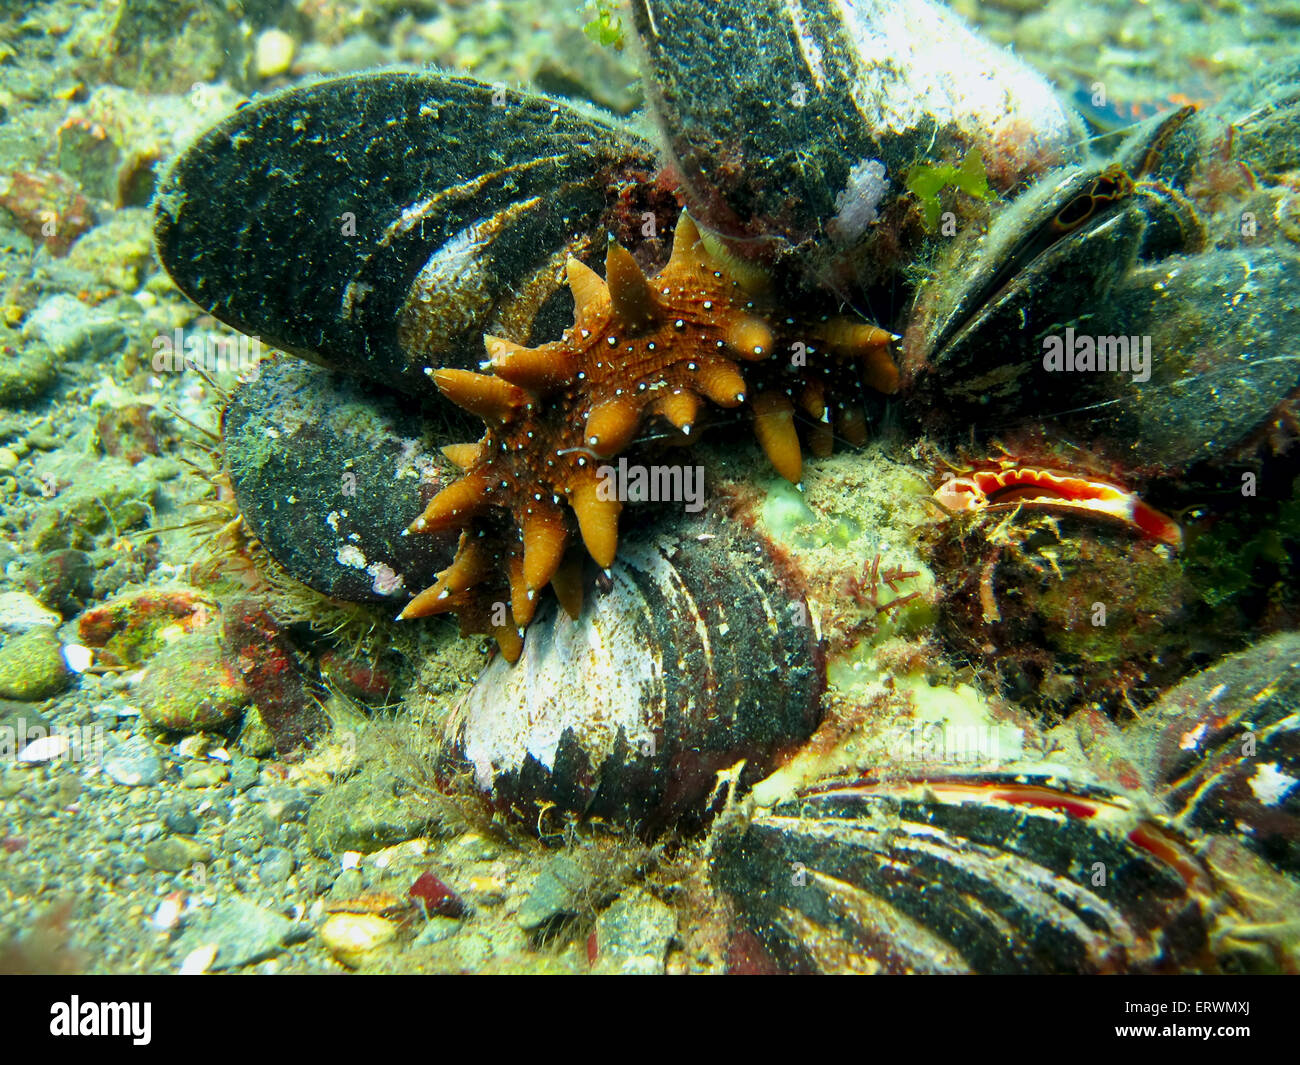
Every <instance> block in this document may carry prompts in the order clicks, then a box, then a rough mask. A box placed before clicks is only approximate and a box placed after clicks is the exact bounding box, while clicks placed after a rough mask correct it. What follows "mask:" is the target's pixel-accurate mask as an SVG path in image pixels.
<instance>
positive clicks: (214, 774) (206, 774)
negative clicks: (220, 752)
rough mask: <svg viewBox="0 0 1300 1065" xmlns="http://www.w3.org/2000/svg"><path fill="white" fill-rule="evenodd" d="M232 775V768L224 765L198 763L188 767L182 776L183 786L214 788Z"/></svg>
mask: <svg viewBox="0 0 1300 1065" xmlns="http://www.w3.org/2000/svg"><path fill="white" fill-rule="evenodd" d="M229 777H230V770H229V769H227V768H226V767H225V766H224V765H196V766H194V767H193V768H192V769H187V770H186V771H185V775H184V776H183V777H181V787H183V788H214V787H216V786H217V785H218V784H224V783H225V782H226V781H227V779H229Z"/></svg>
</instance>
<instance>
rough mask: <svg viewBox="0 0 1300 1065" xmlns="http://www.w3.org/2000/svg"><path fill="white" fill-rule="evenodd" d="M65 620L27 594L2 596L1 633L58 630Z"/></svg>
mask: <svg viewBox="0 0 1300 1065" xmlns="http://www.w3.org/2000/svg"><path fill="white" fill-rule="evenodd" d="M62 622H63V619H62V618H61V617H59V615H58V614H56V613H55V612H54V611H53V610H50V609H48V608H47V607H45V606H44V605H43V604H42V603H41V602H40V601H39V600H38V599H36V597H35V596H32V595H28V594H27V593H26V592H4V593H3V594H0V632H6V633H20V632H28V631H30V630H31V629H36V628H50V629H54V628H58V626H59V625H60V624H62Z"/></svg>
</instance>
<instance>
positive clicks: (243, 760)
mask: <svg viewBox="0 0 1300 1065" xmlns="http://www.w3.org/2000/svg"><path fill="white" fill-rule="evenodd" d="M261 776H262V767H261V766H260V765H259V764H258V761H257V759H256V758H250V757H248V755H246V754H237V755H235V756H234V757H232V758H231V759H230V783H232V784H233V785H235V787H236V788H237V789H238V790H240V791H244V790H245V789H246V788H251V787H253V786H254V785H255V784H256V783H257V782H258V780H260V779H261ZM304 812H305V808H304Z"/></svg>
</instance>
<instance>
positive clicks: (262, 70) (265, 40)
mask: <svg viewBox="0 0 1300 1065" xmlns="http://www.w3.org/2000/svg"><path fill="white" fill-rule="evenodd" d="M296 50H297V42H296V41H295V40H294V39H293V38H292V37H290V36H289V34H287V33H285V32H284V30H278V29H269V30H263V31H262V32H261V33H259V34H258V35H257V41H256V42H255V43H254V45H253V73H255V74H256V75H257V76H258V77H259V78H274V77H276V76H277V75H279V74H283V73H285V71H287V70H288V69H289V66H290V64H292V63H293V54H294V52H295V51H296Z"/></svg>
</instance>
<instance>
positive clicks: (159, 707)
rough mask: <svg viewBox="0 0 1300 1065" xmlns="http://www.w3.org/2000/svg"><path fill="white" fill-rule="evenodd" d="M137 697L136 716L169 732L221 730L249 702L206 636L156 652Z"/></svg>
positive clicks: (216, 645)
mask: <svg viewBox="0 0 1300 1065" xmlns="http://www.w3.org/2000/svg"><path fill="white" fill-rule="evenodd" d="M136 697H137V698H138V700H139V702H140V714H141V716H142V717H143V718H144V719H145V720H146V721H148V722H149V723H150V724H151V725H155V726H157V727H158V728H161V729H167V730H168V731H171V732H194V731H198V730H200V729H209V728H220V727H222V726H223V725H227V724H229V723H230V722H232V721H234V720H235V719H236V718H237V717H238V716H239V715H240V713H241V712H242V711H243V709H244V707H245V705H247V703H248V694H247V692H246V690H245V688H244V684H243V680H242V679H241V677H240V676H239V674H238V673H237V672H236V671H235V669H234V668H233V667H232V666H231V665H230V664H229V663H228V662H227V661H226V657H225V654H224V652H223V650H222V647H221V643H220V641H219V640H217V638H216V637H215V636H214V635H211V634H210V633H207V632H196V633H191V634H188V635H186V636H183V637H181V638H180V639H179V640H177V641H176V642H175V643H172V644H170V645H169V646H167V647H166V648H164V649H163V650H162V651H160V652H158V654H156V655H155V656H154V657H153V658H152V659H151V660H150V662H149V665H148V668H147V669H146V671H145V675H144V677H143V679H142V680H141V681H140V686H139V688H138V689H137V690H136ZM222 779H224V777H223V778H222Z"/></svg>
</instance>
